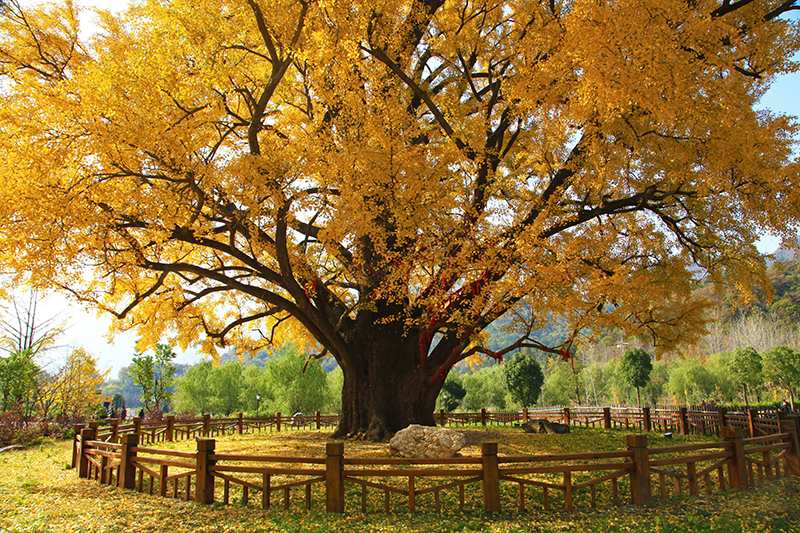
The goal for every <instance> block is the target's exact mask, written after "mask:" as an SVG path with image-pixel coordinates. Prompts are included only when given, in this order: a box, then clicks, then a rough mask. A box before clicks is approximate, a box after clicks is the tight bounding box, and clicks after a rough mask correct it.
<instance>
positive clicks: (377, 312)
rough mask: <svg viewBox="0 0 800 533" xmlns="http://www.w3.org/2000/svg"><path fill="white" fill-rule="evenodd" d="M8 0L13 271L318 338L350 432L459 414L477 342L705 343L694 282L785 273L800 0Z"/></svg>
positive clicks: (230, 334)
mask: <svg viewBox="0 0 800 533" xmlns="http://www.w3.org/2000/svg"><path fill="white" fill-rule="evenodd" d="M0 9H1V10H0V17H2V18H1V22H0V24H1V25H2V26H1V27H0V76H2V81H0V98H2V102H1V103H0V157H2V164H0V243H1V244H2V245H1V246H0V265H1V266H0V269H2V270H3V271H4V272H6V273H13V274H17V275H18V276H20V278H22V277H25V279H26V280H27V281H28V282H30V283H33V284H35V285H36V286H40V287H45V288H53V287H57V288H60V289H62V290H65V291H68V292H71V293H72V294H73V295H75V296H76V297H77V298H79V299H81V300H82V301H84V302H90V303H92V304H94V305H96V306H97V307H99V308H100V309H105V310H108V311H110V312H112V313H114V314H115V315H116V316H117V317H118V319H119V320H118V322H117V326H116V327H117V328H119V329H129V328H137V329H138V331H139V333H140V335H141V336H142V339H143V343H144V344H149V345H153V344H155V343H156V342H158V340H159V339H161V338H167V339H169V342H171V343H176V344H177V345H180V346H182V347H184V346H186V345H187V344H197V345H199V346H200V347H201V348H202V349H204V350H205V351H207V352H214V351H215V346H223V345H226V344H236V345H237V346H240V347H241V349H242V350H245V349H250V350H257V349H259V348H262V347H264V346H265V345H268V344H272V343H279V342H281V339H293V340H295V341H300V342H313V344H312V346H315V347H317V348H318V349H316V348H315V351H316V352H317V354H318V355H323V354H324V355H327V356H332V357H334V358H335V359H336V360H337V361H338V363H339V364H340V365H341V367H342V369H343V372H344V387H343V398H342V417H341V423H340V426H339V428H338V430H337V432H338V433H339V434H350V433H367V434H368V435H369V436H371V437H376V438H379V437H382V436H384V435H386V434H388V433H390V432H392V431H395V430H398V429H400V428H402V427H404V426H405V425H407V424H408V423H410V422H417V423H422V424H433V423H434V419H433V410H434V405H435V401H436V397H437V395H438V393H439V390H440V388H441V387H442V384H443V382H444V379H445V377H446V375H447V373H448V371H449V370H450V368H451V367H452V366H453V365H454V364H455V363H457V362H459V361H461V360H463V359H465V358H467V357H476V356H480V355H481V354H483V355H486V356H489V357H497V358H499V357H501V356H502V355H503V354H504V353H506V352H507V351H509V350H512V349H517V348H521V347H534V348H539V349H543V350H547V351H550V352H553V353H560V352H561V350H562V349H564V350H565V351H568V350H569V345H570V344H571V342H572V339H574V338H575V336H576V335H578V334H579V332H581V331H584V330H586V329H587V328H589V327H595V326H599V325H606V326H614V327H622V328H624V329H625V331H626V332H627V333H628V334H639V335H647V336H649V337H651V340H652V341H653V342H654V343H656V344H658V345H659V346H662V347H669V346H672V345H674V344H675V343H676V342H679V341H680V340H681V339H682V338H689V339H691V338H692V337H693V336H694V335H696V334H698V333H699V332H700V331H701V329H702V325H703V308H704V306H703V303H702V302H696V301H693V300H692V299H691V298H690V293H691V290H692V288H693V284H694V280H695V279H696V278H697V277H699V276H700V275H707V276H709V277H711V278H712V279H716V280H721V279H723V278H724V277H725V276H726V275H728V278H727V279H733V280H736V283H737V284H740V285H741V286H742V288H744V289H747V288H748V287H750V286H752V285H753V284H758V283H761V282H763V281H764V280H765V276H764V264H763V262H762V260H761V259H760V258H759V256H758V253H757V250H756V248H755V246H754V242H755V241H756V240H757V238H758V237H759V234H760V232H761V231H764V230H769V231H771V232H773V233H774V234H776V235H778V236H783V237H788V238H789V239H790V240H792V242H793V239H794V235H793V234H791V232H792V231H793V229H792V228H795V227H797V224H798V222H800V204H799V203H798V190H800V187H799V186H800V177H799V176H798V170H797V164H796V162H792V148H793V142H794V141H793V138H794V135H795V134H796V125H795V124H794V122H792V119H791V118H790V117H784V116H779V115H776V114H773V113H770V112H767V111H756V110H755V108H754V106H755V105H756V104H757V102H758V99H759V97H760V95H761V94H763V92H764V91H765V90H766V88H767V87H768V86H769V83H770V81H771V80H772V79H774V76H775V75H777V74H780V73H785V72H788V71H791V70H792V69H793V68H794V64H793V63H792V62H791V60H790V58H791V57H792V56H793V54H794V53H795V52H796V51H797V50H798V41H799V40H800V36H799V35H798V33H799V32H798V25H797V23H796V22H792V21H791V20H792V19H791V15H792V13H791V11H792V10H796V9H798V1H797V0H788V1H786V0H738V1H731V0H722V1H720V0H698V1H691V2H690V1H686V0H618V1H608V2H598V1H593V0H592V1H588V0H558V1H556V0H547V1H532V0H513V1H512V0H508V1H505V0H452V1H451V0H385V1H380V2H375V1H374V0H370V1H362V0H348V1H335V0H334V1H330V0H270V1H266V0H192V1H186V0H174V1H163V0H158V1H156V0H142V1H141V2H137V3H135V4H134V5H133V6H132V7H131V8H130V9H129V10H128V11H127V12H125V13H123V14H121V15H119V16H116V15H112V14H110V13H104V14H102V15H101V16H100V18H99V27H100V30H99V33H97V34H96V35H94V36H93V37H91V38H89V39H88V40H84V39H82V37H81V35H82V34H81V32H80V25H79V11H78V9H77V8H76V6H75V5H74V3H73V2H65V3H63V4H60V5H49V6H45V7H41V8H30V9H28V8H23V7H20V5H19V4H18V2H17V1H15V0H8V1H6V2H3V3H2V8H0ZM505 313H513V314H514V316H515V317H516V319H518V320H519V323H520V327H521V328H522V329H521V331H522V335H521V337H520V338H519V340H518V341H517V342H514V343H512V344H511V345H510V346H508V347H507V348H506V349H503V350H502V351H500V352H497V353H494V352H489V351H488V350H486V349H485V348H484V347H483V344H482V335H481V333H482V331H483V330H484V329H485V328H486V326H487V325H489V324H491V323H492V322H493V321H494V320H495V319H496V318H497V317H499V316H501V315H503V314H505ZM554 321H555V322H557V323H558V324H560V325H562V326H564V327H567V328H569V330H570V331H572V332H573V334H572V335H571V336H570V338H569V339H568V340H567V341H566V344H565V345H564V346H548V345H544V344H543V343H540V342H538V341H537V339H536V338H535V337H534V336H533V335H532V334H530V333H529V334H527V335H526V334H525V332H526V331H527V332H535V331H538V330H539V329H540V328H541V327H542V326H544V325H546V324H548V323H552V322H554Z"/></svg>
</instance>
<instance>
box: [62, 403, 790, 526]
mask: <svg viewBox="0 0 800 533" xmlns="http://www.w3.org/2000/svg"><path fill="white" fill-rule="evenodd" d="M587 420H589V421H590V422H591V419H587ZM243 425H244V424H243V423H242V425H239V426H236V430H238V429H239V428H243ZM219 427H220V428H221V430H226V429H230V427H231V426H230V424H228V423H227V422H226V423H225V424H220V425H219ZM721 433H722V435H721V436H722V440H720V441H717V442H712V443H705V444H691V445H681V446H669V447H660V448H648V446H647V436H646V435H628V436H627V449H625V450H620V451H613V452H586V453H572V454H548V455H525V456H502V455H499V454H498V449H497V444H496V443H491V442H490V443H484V444H483V445H482V448H481V455H480V456H474V457H457V458H451V459H402V458H391V459H362V458H348V457H345V455H344V445H343V444H342V443H329V444H328V445H327V447H326V456H325V457H318V458H313V457H311V458H309V457H283V456H274V455H242V454H223V453H216V451H215V448H216V441H215V440H214V439H211V438H202V437H198V438H197V449H196V451H194V452H179V451H171V450H162V449H157V448H151V447H145V446H142V445H141V435H139V434H137V433H126V434H124V435H123V436H122V438H121V442H120V443H114V442H108V441H106V440H101V439H99V437H98V431H97V428H95V427H88V428H83V429H82V430H81V433H80V435H79V436H78V438H77V440H76V445H75V453H76V458H77V461H76V466H77V470H78V476H79V477H81V478H86V479H92V480H95V481H96V482H97V483H100V484H107V485H114V486H117V487H120V488H125V489H133V490H138V491H140V492H145V491H146V492H148V493H149V494H158V495H159V496H161V497H169V498H182V499H186V500H190V499H194V500H195V501H197V502H200V503H204V504H210V503H214V502H220V503H223V504H226V505H230V504H232V503H234V502H237V503H239V504H241V505H248V504H249V503H250V502H251V501H255V502H256V504H257V505H258V506H259V507H261V508H262V509H267V508H269V507H270V506H271V505H272V504H273V502H274V501H275V494H276V493H277V494H281V493H282V494H283V507H284V508H286V509H288V508H290V507H291V506H292V505H293V504H295V505H296V504H298V503H299V504H301V505H302V506H303V507H304V508H306V509H311V508H312V507H313V506H314V505H315V502H316V504H317V505H319V506H321V505H323V504H322V502H323V501H324V506H325V509H326V510H327V511H328V512H334V513H342V512H345V511H346V510H347V502H350V505H352V502H353V501H360V510H361V511H362V512H368V511H377V510H382V511H383V512H387V513H388V512H392V511H401V512H406V511H407V512H411V513H413V512H415V511H416V510H417V509H418V508H420V507H425V508H426V509H428V510H431V511H433V512H436V513H440V512H443V509H447V510H450V511H453V512H455V511H458V512H464V511H478V512H480V511H483V512H500V511H502V510H503V509H505V510H509V509H510V508H512V507H513V508H516V509H517V510H519V511H520V512H522V511H525V510H526V509H530V508H531V507H532V506H541V508H542V509H544V510H546V511H547V510H551V509H564V510H572V509H577V508H586V509H593V508H597V507H611V506H618V505H622V504H623V503H631V504H633V505H646V504H649V503H652V502H653V500H654V499H655V498H656V497H658V498H660V499H665V498H669V497H672V496H673V495H681V494H683V493H686V494H688V495H690V496H699V495H700V493H701V492H707V493H713V492H717V491H723V490H727V489H729V488H747V487H750V486H754V485H760V484H762V483H765V482H766V481H767V480H769V479H774V478H782V477H787V476H800V461H799V460H798V456H799V455H800V445H799V444H798V431H797V419H796V417H794V416H792V417H788V418H786V419H782V420H780V421H779V424H778V432H777V433H774V434H770V435H764V436H759V437H750V438H745V437H744V435H745V430H744V429H743V428H741V427H724V428H723V430H722V432H721ZM145 435H147V438H148V439H149V438H151V435H152V433H146V434H145ZM298 494H299V497H298V496H297V495H298ZM256 496H260V498H255V497H256ZM392 498H394V501H393V499H392Z"/></svg>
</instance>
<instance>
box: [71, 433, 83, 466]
mask: <svg viewBox="0 0 800 533" xmlns="http://www.w3.org/2000/svg"><path fill="white" fill-rule="evenodd" d="M84 427H85V426H84V425H83V424H75V435H73V436H72V468H76V467H77V466H78V455H79V452H78V440H79V439H78V437H80V436H81V430H82V429H83V428H84Z"/></svg>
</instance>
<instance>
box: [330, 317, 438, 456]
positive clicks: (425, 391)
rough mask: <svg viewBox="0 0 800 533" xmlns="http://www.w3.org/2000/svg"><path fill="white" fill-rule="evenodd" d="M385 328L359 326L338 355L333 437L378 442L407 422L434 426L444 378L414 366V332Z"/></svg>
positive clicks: (417, 362) (416, 359)
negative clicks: (348, 348) (340, 380)
mask: <svg viewBox="0 0 800 533" xmlns="http://www.w3.org/2000/svg"><path fill="white" fill-rule="evenodd" d="M397 329H398V328H392V327H391V326H387V327H381V326H376V325H372V327H362V328H360V331H358V332H357V336H358V338H357V339H355V342H353V343H351V344H352V345H353V346H354V349H353V350H352V353H350V354H347V355H345V356H343V357H341V359H340V361H339V364H340V365H341V367H342V371H343V373H344V386H343V388H342V412H341V416H340V419H339V425H338V427H337V428H336V431H335V432H334V434H333V437H336V438H342V437H350V438H363V439H367V440H373V441H383V440H386V439H388V438H390V437H391V436H392V435H394V433H396V432H397V431H399V430H401V429H404V428H406V427H408V426H409V425H410V424H420V425H424V426H434V425H436V422H435V418H434V410H435V407H436V397H437V396H438V395H439V391H440V390H441V388H442V385H443V384H444V376H443V375H439V374H438V371H437V372H431V369H429V368H427V367H425V366H424V365H421V364H420V357H419V336H418V335H413V334H406V335H404V334H403V332H402V331H396V330H397Z"/></svg>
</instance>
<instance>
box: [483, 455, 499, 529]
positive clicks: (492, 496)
mask: <svg viewBox="0 0 800 533" xmlns="http://www.w3.org/2000/svg"><path fill="white" fill-rule="evenodd" d="M481 461H482V465H483V511H484V512H486V513H499V512H500V468H499V463H498V460H497V443H496V442H484V443H483V444H481Z"/></svg>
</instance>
